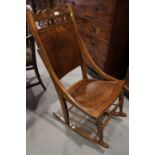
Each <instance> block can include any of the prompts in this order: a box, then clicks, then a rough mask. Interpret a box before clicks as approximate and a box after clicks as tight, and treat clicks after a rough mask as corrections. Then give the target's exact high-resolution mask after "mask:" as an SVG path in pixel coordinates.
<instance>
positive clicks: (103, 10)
mask: <svg viewBox="0 0 155 155" xmlns="http://www.w3.org/2000/svg"><path fill="white" fill-rule="evenodd" d="M71 4H72V7H73V10H74V11H75V12H76V13H78V14H81V15H82V16H85V17H89V18H93V19H96V20H100V21H102V22H105V23H110V24H111V23H112V12H113V6H114V1H113V0H91V1H90V0H71Z"/></svg>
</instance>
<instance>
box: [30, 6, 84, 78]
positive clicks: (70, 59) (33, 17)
mask: <svg viewBox="0 0 155 155" xmlns="http://www.w3.org/2000/svg"><path fill="white" fill-rule="evenodd" d="M27 21H28V24H29V27H30V31H31V33H32V35H33V36H34V38H35V40H36V42H37V45H38V47H39V48H41V50H42V49H44V51H45V52H46V54H47V57H48V59H49V61H50V63H51V65H52V67H53V69H54V71H55V73H56V74H57V76H58V77H59V78H62V77H63V76H64V75H66V74H67V73H68V72H70V71H71V70H73V69H74V68H76V67H77V66H79V65H81V64H82V55H81V51H80V44H79V41H78V36H77V32H76V29H75V26H74V21H73V19H72V12H70V11H69V8H68V6H67V5H66V6H64V7H61V8H55V9H45V10H42V11H39V12H37V13H36V14H32V12H30V11H27Z"/></svg>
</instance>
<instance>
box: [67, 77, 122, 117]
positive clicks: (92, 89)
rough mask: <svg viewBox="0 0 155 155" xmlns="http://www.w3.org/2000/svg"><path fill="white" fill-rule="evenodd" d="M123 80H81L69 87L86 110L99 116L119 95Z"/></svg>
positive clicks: (72, 94) (73, 95)
mask: <svg viewBox="0 0 155 155" xmlns="http://www.w3.org/2000/svg"><path fill="white" fill-rule="evenodd" d="M123 85H124V81H123V80H118V81H101V80H94V79H89V80H81V81H78V82H77V83H75V84H74V85H72V86H71V87H69V88H68V89H67V91H68V93H69V94H70V95H71V96H72V97H73V98H74V99H75V100H76V101H77V102H78V104H79V107H81V110H83V111H84V112H86V113H88V114H90V115H91V116H92V117H95V118H97V117H98V116H100V115H101V114H102V113H104V112H105V111H106V110H107V109H108V108H109V107H110V106H111V105H112V104H113V102H114V101H115V100H116V98H117V97H118V96H119V94H120V91H121V89H122V87H123Z"/></svg>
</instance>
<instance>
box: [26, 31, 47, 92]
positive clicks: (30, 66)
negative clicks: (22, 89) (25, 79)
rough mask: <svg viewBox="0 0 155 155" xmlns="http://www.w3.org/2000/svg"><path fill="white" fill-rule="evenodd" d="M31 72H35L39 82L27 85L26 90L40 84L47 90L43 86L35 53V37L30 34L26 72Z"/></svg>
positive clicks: (27, 46)
mask: <svg viewBox="0 0 155 155" xmlns="http://www.w3.org/2000/svg"><path fill="white" fill-rule="evenodd" d="M29 70H34V72H35V74H36V77H37V80H38V81H37V82H34V83H32V84H26V88H27V89H29V88H32V87H34V86H36V85H39V84H40V85H41V86H42V88H43V89H44V90H46V87H45V85H44V84H43V82H42V80H41V77H40V74H39V71H38V67H37V61H36V52H35V43H34V39H33V36H32V35H31V34H29V35H28V36H27V37H26V71H29Z"/></svg>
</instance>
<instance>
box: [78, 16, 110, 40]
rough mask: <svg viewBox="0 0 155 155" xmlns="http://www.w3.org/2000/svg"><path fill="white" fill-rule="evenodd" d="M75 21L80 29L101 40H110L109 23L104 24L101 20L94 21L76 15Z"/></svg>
mask: <svg viewBox="0 0 155 155" xmlns="http://www.w3.org/2000/svg"><path fill="white" fill-rule="evenodd" d="M76 23H77V26H78V28H79V29H81V31H85V32H87V33H90V34H92V35H95V36H96V37H100V38H102V39H103V40H106V41H110V35H111V28H112V26H111V25H105V24H103V23H101V22H94V21H92V20H89V19H85V18H80V17H76Z"/></svg>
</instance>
